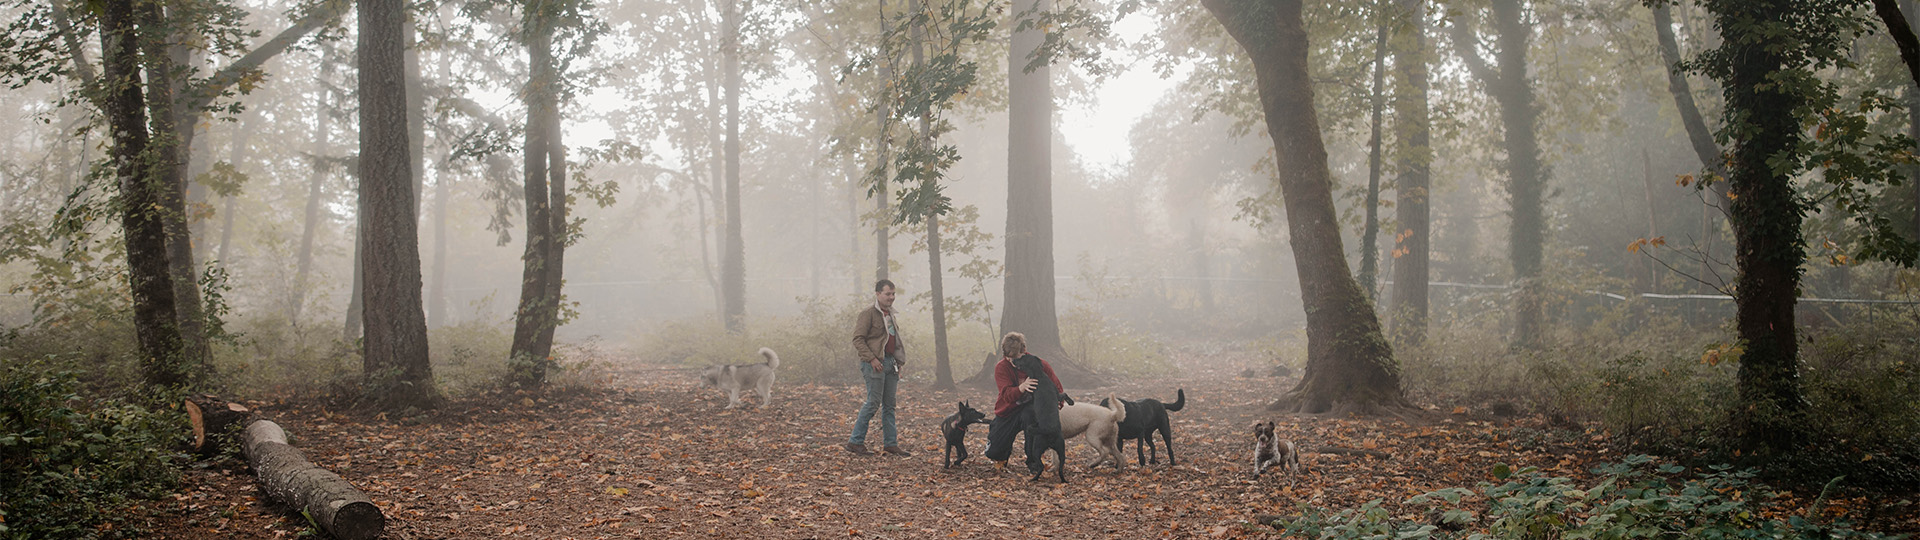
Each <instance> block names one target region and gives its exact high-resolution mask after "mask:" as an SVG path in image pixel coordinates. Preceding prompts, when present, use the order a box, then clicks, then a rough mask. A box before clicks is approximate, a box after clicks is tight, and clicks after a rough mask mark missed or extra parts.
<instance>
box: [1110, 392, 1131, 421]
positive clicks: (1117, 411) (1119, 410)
mask: <svg viewBox="0 0 1920 540" xmlns="http://www.w3.org/2000/svg"><path fill="white" fill-rule="evenodd" d="M1105 403H1112V404H1113V405H1110V406H1108V407H1107V410H1109V411H1113V423H1115V424H1118V423H1121V422H1125V421H1127V406H1126V405H1125V404H1122V403H1120V400H1118V399H1114V397H1113V394H1107V400H1106V401H1105Z"/></svg>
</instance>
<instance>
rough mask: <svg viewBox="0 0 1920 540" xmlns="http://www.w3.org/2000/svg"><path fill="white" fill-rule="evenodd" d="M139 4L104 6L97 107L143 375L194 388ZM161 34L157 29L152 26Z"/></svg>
mask: <svg viewBox="0 0 1920 540" xmlns="http://www.w3.org/2000/svg"><path fill="white" fill-rule="evenodd" d="M135 5H136V4H135V1H134V0H109V1H107V2H104V3H102V4H101V5H100V56H101V62H102V65H101V80H100V87H99V88H98V89H96V90H94V92H95V93H96V94H95V95H96V96H97V97H95V102H96V103H97V104H98V105H99V107H100V110H101V112H102V113H104V114H105V116H106V117H107V127H108V129H110V130H111V131H112V134H113V137H112V140H113V144H112V148H111V150H110V151H109V155H110V156H111V158H112V160H113V169H114V175H115V179H116V181H117V182H116V183H117V184H118V186H119V188H120V208H119V211H120V227H121V230H122V236H124V237H125V241H126V246H127V281H128V284H129V285H130V286H131V289H132V292H133V322H134V335H135V337H136V338H137V340H138V341H139V343H140V357H141V366H142V370H143V373H144V374H145V377H146V381H147V383H148V384H149V385H152V386H155V387H173V386H179V385H183V384H186V383H187V382H188V381H189V380H190V379H189V371H188V370H186V369H183V366H182V365H181V363H180V362H181V361H182V353H183V351H182V350H181V342H180V329H179V323H178V320H177V319H176V318H175V315H174V296H173V290H174V289H173V276H172V274H171V273H169V272H168V269H167V236H166V229H165V225H164V224H163V222H162V221H161V220H162V217H161V216H160V214H161V213H162V211H161V210H158V208H160V205H161V201H162V199H163V198H164V197H165V196H166V195H165V193H166V191H167V190H169V189H171V188H172V186H170V185H168V184H167V183H166V178H164V177H160V176H158V175H156V174H155V172H156V168H158V167H171V166H172V158H171V156H169V155H166V154H164V153H157V152H154V151H153V149H152V148H150V144H151V141H152V135H151V134H150V133H149V132H148V126H147V125H146V124H147V121H148V119H147V111H146V98H144V97H143V96H142V95H141V84H140V68H141V62H140V45H141V42H142V36H141V34H140V31H139V29H140V28H141V27H143V26H145V25H144V24H142V23H141V22H139V21H137V20H136V18H137V17H138V10H136V8H135ZM149 28H154V27H149Z"/></svg>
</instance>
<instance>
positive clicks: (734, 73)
mask: <svg viewBox="0 0 1920 540" xmlns="http://www.w3.org/2000/svg"><path fill="white" fill-rule="evenodd" d="M740 2H741V0H722V1H721V8H720V21H721V22H720V26H721V30H720V32H721V37H720V71H721V72H722V76H723V77H725V78H726V79H725V90H726V108H727V112H726V114H727V119H726V123H727V126H726V143H725V144H726V146H725V150H724V151H725V154H726V172H727V177H726V208H727V230H726V237H725V238H726V247H725V248H723V249H722V250H721V251H720V290H721V291H722V294H721V296H723V297H724V298H725V302H724V303H725V306H724V307H725V308H726V311H725V312H723V313H722V317H723V318H724V320H725V321H726V326H727V331H728V332H733V333H740V332H744V331H746V324H747V320H746V317H747V297H746V294H747V290H746V289H747V263H746V253H747V248H746V243H745V241H744V240H743V239H742V237H741V223H740V222H741V219H740V218H741V214H740V85H741V74H740V27H741V16H742V13H741V6H740Z"/></svg>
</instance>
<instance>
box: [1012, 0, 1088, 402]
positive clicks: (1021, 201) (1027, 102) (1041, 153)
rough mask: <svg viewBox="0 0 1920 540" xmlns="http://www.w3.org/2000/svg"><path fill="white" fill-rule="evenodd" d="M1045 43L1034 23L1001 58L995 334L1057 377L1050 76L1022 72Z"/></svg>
mask: <svg viewBox="0 0 1920 540" xmlns="http://www.w3.org/2000/svg"><path fill="white" fill-rule="evenodd" d="M1052 8H1053V2H1052V1H1051V0H1021V1H1020V2H1018V3H1016V4H1015V5H1014V7H1013V12H1014V13H1015V14H1016V16H1024V17H1034V18H1038V17H1039V16H1040V12H1044V11H1047V10H1051V9H1052ZM1012 26H1014V27H1018V23H1017V22H1016V23H1014V24H1013V25H1012ZM1046 37H1047V36H1046V30H1045V29H1043V28H1039V27H1037V25H1036V27H1034V28H1029V29H1026V30H1017V31H1015V32H1014V33H1013V41H1012V44H1011V46H1010V47H1009V48H1008V52H1007V117H1008V121H1007V123H1008V128H1007V229H1006V231H1007V232H1006V235H1007V237H1006V246H1007V247H1006V258H1007V260H1006V279H1005V281H1004V283H1005V289H1004V295H1005V298H1004V300H1003V302H1002V303H1003V305H1005V306H1006V308H1005V311H1004V312H1003V313H1002V314H1001V319H1000V328H1001V330H1002V331H1006V332H1020V333H1022V334H1026V336H1027V348H1028V350H1030V351H1033V353H1034V354H1035V355H1036V356H1040V357H1042V358H1046V359H1048V361H1049V362H1050V363H1053V364H1054V367H1055V368H1056V371H1057V370H1058V368H1059V367H1060V363H1061V362H1062V361H1063V360H1068V358H1067V356H1066V351H1065V350H1064V349H1062V348H1061V346H1060V322H1059V319H1058V318H1057V314H1058V311H1057V310H1056V308H1055V305H1054V302H1055V298H1054V282H1053V83H1052V80H1051V72H1052V70H1051V69H1050V68H1049V67H1048V65H1047V64H1046V63H1044V62H1043V63H1041V64H1040V65H1038V66H1034V67H1033V69H1032V70H1031V71H1029V70H1027V67H1028V64H1029V63H1031V62H1032V61H1033V60H1034V58H1033V56H1034V55H1035V54H1036V53H1037V52H1038V50H1039V48H1040V45H1041V43H1042V42H1043V41H1044V40H1046ZM1060 377H1061V378H1062V379H1070V378H1071V377H1070V376H1068V375H1066V374H1060Z"/></svg>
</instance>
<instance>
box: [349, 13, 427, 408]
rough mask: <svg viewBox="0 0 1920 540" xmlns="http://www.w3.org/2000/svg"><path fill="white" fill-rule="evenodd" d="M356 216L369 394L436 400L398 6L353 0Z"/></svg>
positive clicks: (386, 404) (398, 400) (395, 403)
mask: <svg viewBox="0 0 1920 540" xmlns="http://www.w3.org/2000/svg"><path fill="white" fill-rule="evenodd" d="M358 9H359V12H358V15H359V20H360V29H359V46H358V51H357V56H358V60H359V65H358V67H359V72H360V75H359V77H358V78H359V87H358V88H359V94H360V211H361V214H362V216H361V220H362V221H361V226H362V230H361V232H362V234H361V235H360V240H359V244H360V247H361V249H362V250H363V252H364V253H363V256H362V258H361V261H360V267H361V271H362V272H363V273H364V274H365V281H364V282H363V283H362V284H361V295H362V296H363V297H365V307H364V308H363V311H364V313H363V317H364V320H365V323H366V340H365V347H364V349H363V356H362V359H363V369H364V373H365V375H366V377H367V383H368V390H369V391H370V392H371V393H372V394H373V395H371V396H369V397H370V398H372V400H373V401H374V402H375V403H376V404H378V405H380V406H382V407H383V408H387V409H393V410H399V409H404V408H407V407H418V406H430V405H432V404H433V403H434V402H435V401H437V400H438V397H439V396H438V392H437V391H436V390H435V389H434V386H433V366H432V365H431V364H429V363H428V357H427V321H426V314H425V313H424V312H423V310H422V309H421V305H420V289H421V287H420V233H419V220H418V219H417V217H416V214H415V212H416V209H417V208H418V207H419V206H418V205H417V204H415V203H414V200H413V194H414V187H413V171H412V168H413V158H412V156H411V155H409V154H410V153H411V151H412V149H411V148H409V146H408V143H407V95H406V94H407V92H406V84H405V79H406V65H405V64H406V62H405V54H406V42H405V39H403V36H405V35H406V32H405V26H406V24H407V12H406V5H405V3H403V2H402V1H401V0H361V1H360V2H359V3H358Z"/></svg>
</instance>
